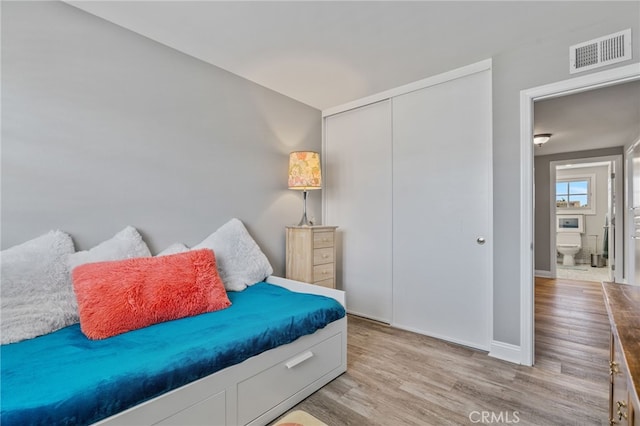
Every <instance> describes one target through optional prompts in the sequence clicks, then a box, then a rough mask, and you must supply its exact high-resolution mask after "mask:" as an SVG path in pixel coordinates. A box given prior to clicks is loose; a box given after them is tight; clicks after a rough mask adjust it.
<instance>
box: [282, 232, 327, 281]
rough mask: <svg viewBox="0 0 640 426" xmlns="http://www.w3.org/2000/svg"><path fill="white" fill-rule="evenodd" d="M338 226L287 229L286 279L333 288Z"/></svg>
mask: <svg viewBox="0 0 640 426" xmlns="http://www.w3.org/2000/svg"><path fill="white" fill-rule="evenodd" d="M336 228H337V226H287V237H286V246H287V249H286V250H287V265H286V277H287V278H289V279H292V280H297V281H302V282H306V283H310V284H316V285H321V286H323V287H329V288H335V287H336V237H335V235H336Z"/></svg>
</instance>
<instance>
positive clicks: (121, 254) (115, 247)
mask: <svg viewBox="0 0 640 426" xmlns="http://www.w3.org/2000/svg"><path fill="white" fill-rule="evenodd" d="M149 256H151V252H150V251H149V247H147V244H146V243H145V242H144V241H143V240H142V237H141V236H140V234H139V233H138V231H137V230H136V228H134V227H133V226H127V227H126V228H124V229H123V230H122V231H120V232H118V233H117V234H116V235H114V236H113V237H112V238H110V239H108V240H106V241H103V242H101V243H100V244H98V245H97V246H95V247H93V248H92V249H89V250H84V251H78V252H75V253H73V254H72V255H70V256H69V270H71V271H72V270H73V268H75V267H76V266H79V265H83V264H85V263H91V262H104V261H107V260H122V259H129V258H131V257H149Z"/></svg>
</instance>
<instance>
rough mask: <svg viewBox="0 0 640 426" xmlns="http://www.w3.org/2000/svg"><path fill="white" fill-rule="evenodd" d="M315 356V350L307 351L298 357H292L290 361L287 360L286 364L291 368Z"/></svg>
mask: <svg viewBox="0 0 640 426" xmlns="http://www.w3.org/2000/svg"><path fill="white" fill-rule="evenodd" d="M310 358H313V352H311V351H306V352H304V353H302V354H300V355H298V356H296V357H293V358H291V359H290V360H289V361H287V362H286V363H285V364H284V365H285V366H286V367H287V368H288V369H289V370H291V369H292V368H293V367H295V366H296V365H300V364H302V363H303V362H305V361H306V360H308V359H310Z"/></svg>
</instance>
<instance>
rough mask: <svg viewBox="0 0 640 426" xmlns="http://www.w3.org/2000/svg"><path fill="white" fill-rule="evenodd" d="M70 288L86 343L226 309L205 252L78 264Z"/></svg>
mask: <svg viewBox="0 0 640 426" xmlns="http://www.w3.org/2000/svg"><path fill="white" fill-rule="evenodd" d="M73 289H74V291H75V293H76V297H77V299H78V310H79V313H80V328H81V329H82V332H83V333H84V334H85V335H86V336H87V337H89V338H90V339H104V338H106V337H111V336H115V335H117V334H121V333H124V332H127V331H131V330H136V329H139V328H143V327H147V326H149V325H152V324H155V323H159V322H164V321H170V320H174V319H178V318H183V317H187V316H191V315H198V314H201V313H204V312H211V311H217V310H220V309H224V308H226V307H228V306H230V305H231V302H230V301H229V298H228V297H227V293H226V291H225V289H224V284H223V283H222V280H221V279H220V276H219V275H218V270H217V268H216V259H215V255H214V254H213V251H212V250H210V249H202V250H193V251H189V252H186V253H179V254H173V255H168V256H160V257H140V258H133V259H125V260H117V261H110V262H98V263H87V264H84V265H80V266H78V267H76V268H75V269H74V270H73Z"/></svg>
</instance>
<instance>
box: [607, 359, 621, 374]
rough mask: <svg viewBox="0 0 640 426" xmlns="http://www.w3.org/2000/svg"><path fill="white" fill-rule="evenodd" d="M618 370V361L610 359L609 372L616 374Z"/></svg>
mask: <svg viewBox="0 0 640 426" xmlns="http://www.w3.org/2000/svg"><path fill="white" fill-rule="evenodd" d="M619 372H620V369H619V368H618V363H617V362H615V361H610V362H609V374H611V375H612V376H613V375H614V374H618V373H619Z"/></svg>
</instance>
